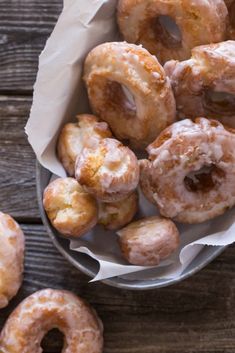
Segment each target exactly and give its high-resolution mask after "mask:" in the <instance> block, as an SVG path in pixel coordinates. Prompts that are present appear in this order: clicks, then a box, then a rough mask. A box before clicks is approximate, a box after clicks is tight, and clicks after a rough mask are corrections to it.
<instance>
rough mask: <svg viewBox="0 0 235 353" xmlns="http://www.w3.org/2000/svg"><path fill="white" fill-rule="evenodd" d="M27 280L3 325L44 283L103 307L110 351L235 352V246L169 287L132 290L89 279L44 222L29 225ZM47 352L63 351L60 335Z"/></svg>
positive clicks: (3, 313) (1, 319) (3, 315)
mask: <svg viewBox="0 0 235 353" xmlns="http://www.w3.org/2000/svg"><path fill="white" fill-rule="evenodd" d="M23 229H24V231H25V234H26V237H27V244H26V245H27V252H26V262H25V265H26V266H25V280H24V285H23V287H22V289H21V291H20V293H19V294H18V295H17V297H16V298H15V299H14V300H13V301H12V303H11V304H10V306H9V307H8V308H6V309H4V310H2V311H1V315H0V326H2V325H3V322H4V321H5V319H6V317H7V315H8V314H9V313H10V312H11V310H12V309H13V308H14V307H15V306H16V304H17V303H18V302H20V301H21V300H22V299H23V298H24V297H26V296H28V295H29V294H31V293H32V292H34V291H36V290H39V289H41V288H46V287H53V288H64V289H68V290H72V291H73V292H75V293H77V294H78V295H81V296H82V297H83V298H85V299H87V300H88V301H89V302H90V303H91V304H92V305H93V306H94V307H95V308H96V310H97V311H98V313H99V315H100V317H101V318H102V320H103V322H104V327H105V350H104V352H105V353H234V351H235V306H234V301H235V277H234V273H235V260H234V250H235V248H234V247H232V248H229V249H228V250H226V251H225V252H224V253H223V254H222V255H221V256H220V257H219V258H218V259H217V260H216V261H214V262H213V263H212V264H211V265H209V266H208V267H207V268H206V269H204V270H203V271H201V272H200V273H199V274H197V275H195V276H193V277H192V278H190V279H188V280H186V281H184V282H182V283H180V284H178V285H176V286H173V287H169V288H165V289H164V288H163V289H160V290H154V291H150V292H131V291H124V290H118V289H115V288H112V287H108V286H106V285H104V284H102V283H94V284H89V283H88V277H86V276H85V275H83V274H81V273H80V272H78V271H77V270H76V269H74V268H73V267H72V266H71V265H70V264H68V263H67V261H66V260H64V259H63V258H62V256H61V255H60V254H59V253H58V252H57V250H56V249H55V248H54V247H53V245H52V244H51V242H50V240H49V238H48V237H47V235H46V234H45V231H44V230H43V227H42V226H39V225H34V226H32V225H24V226H23ZM45 347H46V352H59V347H58V342H57V335H55V336H52V337H51V338H50V339H49V342H48V341H46V342H45Z"/></svg>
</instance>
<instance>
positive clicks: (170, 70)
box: [165, 41, 235, 126]
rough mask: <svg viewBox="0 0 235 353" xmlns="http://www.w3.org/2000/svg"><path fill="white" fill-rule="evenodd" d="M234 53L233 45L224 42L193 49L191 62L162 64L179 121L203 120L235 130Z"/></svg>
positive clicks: (234, 44)
mask: <svg viewBox="0 0 235 353" xmlns="http://www.w3.org/2000/svg"><path fill="white" fill-rule="evenodd" d="M234 52H235V41H227V42H223V43H218V44H212V45H205V46H200V47H197V48H194V49H193V50H192V58H191V59H190V60H187V61H183V62H178V61H173V60H172V61H169V62H168V63H166V64H165V70H166V73H167V75H168V76H169V77H170V80H171V83H172V87H173V90H174V94H175V98H176V105H177V112H178V116H179V118H195V117H198V116H205V117H206V118H213V119H218V120H220V121H222V122H223V123H225V124H228V125H230V126H235V85H234V80H235V56H234ZM221 117H222V118H221Z"/></svg>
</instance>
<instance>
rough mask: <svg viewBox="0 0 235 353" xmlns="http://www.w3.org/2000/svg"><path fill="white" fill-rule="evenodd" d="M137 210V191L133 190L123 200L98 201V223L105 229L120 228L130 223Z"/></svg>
mask: <svg viewBox="0 0 235 353" xmlns="http://www.w3.org/2000/svg"><path fill="white" fill-rule="evenodd" d="M137 211H138V193H137V191H135V192H133V193H132V194H131V195H130V196H128V197H127V198H125V199H124V200H121V201H117V202H100V205H99V222H98V223H99V224H102V225H103V226H104V227H105V228H106V229H120V228H121V227H124V226H125V225H126V224H128V223H130V222H131V221H132V219H133V217H134V216H135V214H136V212H137Z"/></svg>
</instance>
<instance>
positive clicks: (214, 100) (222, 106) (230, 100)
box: [204, 89, 235, 115]
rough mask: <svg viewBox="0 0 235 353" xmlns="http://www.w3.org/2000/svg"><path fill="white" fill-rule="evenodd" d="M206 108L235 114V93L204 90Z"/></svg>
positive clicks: (220, 112) (213, 111)
mask: <svg viewBox="0 0 235 353" xmlns="http://www.w3.org/2000/svg"><path fill="white" fill-rule="evenodd" d="M204 108H205V109H206V110H207V111H208V112H212V113H218V115H219V114H222V115H223V114H225V113H226V115H234V111H235V95H234V94H231V93H227V92H216V91H214V90H212V89H207V90H205V92H204Z"/></svg>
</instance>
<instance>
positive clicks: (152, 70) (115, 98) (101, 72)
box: [84, 42, 175, 148]
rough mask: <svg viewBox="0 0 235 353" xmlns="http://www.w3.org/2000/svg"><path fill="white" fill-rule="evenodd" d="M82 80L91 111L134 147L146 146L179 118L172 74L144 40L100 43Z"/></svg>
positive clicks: (92, 54)
mask: <svg viewBox="0 0 235 353" xmlns="http://www.w3.org/2000/svg"><path fill="white" fill-rule="evenodd" d="M84 80H85V83H86V86H87V89H88V96H89V99H90V104H91V106H92V109H93V111H94V112H95V113H96V114H98V115H99V116H100V117H101V119H102V120H104V121H106V122H107V123H108V124H109V126H110V128H111V130H112V132H113V133H114V135H115V136H116V137H117V138H118V139H120V140H128V141H129V143H130V144H131V145H132V146H133V147H138V148H143V147H146V146H147V145H148V144H149V143H150V142H152V141H153V140H154V139H155V138H156V136H157V135H158V134H159V132H160V131H162V130H163V129H164V128H165V127H166V126H167V125H170V124H171V123H172V122H173V121H174V120H175V100H174V96H173V93H172V89H171V86H170V83H169V80H168V78H167V77H166V75H165V72H164V70H163V68H162V66H161V65H160V64H159V62H158V61H157V59H156V58H155V57H154V56H152V55H151V54H149V53H148V52H147V50H145V49H143V48H142V47H141V46H137V45H133V44H127V43H125V42H117V43H105V44H101V45H99V46H98V47H96V48H95V49H93V50H92V51H91V52H90V53H89V55H88V56H87V58H86V61H85V68H84Z"/></svg>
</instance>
